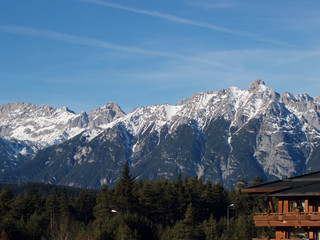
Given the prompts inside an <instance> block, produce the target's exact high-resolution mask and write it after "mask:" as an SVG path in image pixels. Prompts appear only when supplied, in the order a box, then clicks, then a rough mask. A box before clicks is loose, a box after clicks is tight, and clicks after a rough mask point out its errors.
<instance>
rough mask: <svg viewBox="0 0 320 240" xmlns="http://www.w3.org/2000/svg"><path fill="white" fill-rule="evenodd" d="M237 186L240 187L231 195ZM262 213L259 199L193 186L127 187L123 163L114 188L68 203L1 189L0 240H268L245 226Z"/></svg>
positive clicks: (64, 197) (182, 180)
mask: <svg viewBox="0 0 320 240" xmlns="http://www.w3.org/2000/svg"><path fill="white" fill-rule="evenodd" d="M260 182H261V179H259V178H256V179H255V180H254V181H253V183H252V184H257V183H260ZM244 186H247V183H246V182H245V181H243V180H242V181H240V182H239V184H238V188H242V187H244ZM231 203H233V206H230V204H231ZM228 206H229V218H228V216H227V208H228ZM267 209H268V207H267V204H266V200H265V199H264V198H263V197H253V196H248V195H244V194H240V193H239V190H233V191H231V192H227V191H226V190H225V189H224V187H223V185H222V184H221V183H215V184H212V183H210V182H203V181H202V180H201V178H200V179H198V178H189V177H182V176H181V175H179V177H178V178H177V179H176V180H168V179H160V180H154V181H148V180H144V181H134V179H133V178H132V176H131V175H130V170H129V165H128V163H126V164H125V167H124V169H123V172H122V177H121V179H120V181H119V182H118V183H117V184H116V186H115V187H114V188H113V189H111V188H109V187H108V186H107V185H105V186H104V187H103V188H102V189H101V190H100V191H99V192H98V193H96V192H95V191H91V190H83V191H81V192H80V194H79V195H78V196H76V197H75V196H73V195H72V194H68V193H67V191H66V189H63V190H62V191H57V190H55V191H53V192H52V193H51V194H49V195H46V194H43V195H40V194H39V192H38V191H37V190H36V189H35V188H34V186H33V185H31V186H30V187H29V188H28V189H27V190H25V192H24V194H23V195H21V196H17V197H14V195H13V193H12V192H11V191H10V190H9V189H8V188H3V190H2V192H1V193H0V233H1V235H0V239H2V240H3V239H10V240H11V239H13V240H15V239H22V240H23V239H37V240H38V239H39V240H45V239H47V240H53V239H61V240H69V239H79V240H82V239H89V240H90V239H94V240H104V239H105V240H130V239H131V240H144V239H145V240H153V239H154V240H178V239H179V240H180V239H181V240H184V239H200V240H217V239H219V240H220V239H222V240H224V239H226V240H227V239H228V240H229V239H234V240H245V239H251V238H252V237H260V236H267V235H269V236H270V235H271V236H272V234H273V232H272V229H267V228H266V229H261V228H255V227H254V223H253V214H254V212H256V211H266V210H267ZM227 220H229V221H227Z"/></svg>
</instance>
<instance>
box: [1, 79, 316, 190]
mask: <svg viewBox="0 0 320 240" xmlns="http://www.w3.org/2000/svg"><path fill="white" fill-rule="evenodd" d="M13 105H14V104H13ZM17 105H18V106H20V108H17V106H11V105H2V106H0V134H1V136H3V137H5V138H6V139H7V140H8V139H11V140H12V139H15V140H19V141H23V143H26V144H28V143H29V144H28V146H36V147H31V149H32V150H33V151H34V153H33V154H35V155H33V154H32V153H31V152H30V153H29V155H28V156H29V158H28V159H27V160H25V161H21V160H19V161H18V160H17V162H23V164H17V166H16V167H15V166H13V167H12V166H11V165H12V164H11V165H10V164H7V165H8V166H9V165H10V166H11V167H7V170H8V171H3V172H7V173H5V174H2V177H1V175H0V177H1V178H9V173H10V178H13V179H14V176H16V177H17V176H18V175H22V176H23V177H24V178H25V179H28V180H29V179H31V180H36V181H44V182H54V183H61V184H67V185H75V186H84V187H99V186H100V185H101V184H105V183H107V184H111V185H112V184H114V183H115V181H117V179H118V178H119V176H120V172H121V171H120V170H121V168H122V164H123V163H124V161H126V160H129V162H130V164H131V169H132V172H133V174H134V176H135V177H136V178H138V179H139V178H140V179H143V178H148V179H155V178H161V177H166V178H173V177H176V176H177V174H179V173H181V174H182V175H189V176H198V177H202V178H203V179H204V180H210V181H212V182H216V181H220V182H223V183H224V184H225V185H226V186H227V187H229V188H232V187H234V186H235V185H236V183H237V181H239V179H240V178H246V179H247V180H249V181H250V180H251V179H252V178H254V177H255V176H260V177H262V178H263V179H265V180H275V179H278V178H283V177H289V176H293V175H297V174H301V173H304V172H308V171H315V170H319V169H320V165H319V164H318V156H319V153H320V152H319V150H320V148H319V142H320V132H319V130H320V119H319V109H320V98H319V97H314V98H312V97H310V96H308V95H307V94H290V93H287V92H286V93H283V94H279V93H276V92H275V91H273V90H272V89H270V88H268V87H267V86H266V85H265V84H264V82H263V81H261V80H257V81H254V82H253V83H252V84H251V85H250V86H249V87H248V89H247V90H241V89H239V88H236V87H230V88H228V89H224V90H221V91H218V92H213V91H211V92H202V93H197V94H194V95H192V96H191V97H190V99H184V100H183V101H180V102H179V103H178V104H177V105H169V104H164V105H153V106H148V107H141V108H137V109H134V110H133V111H132V112H131V113H129V114H127V115H126V114H124V113H123V112H122V111H121V109H120V107H119V106H117V105H116V104H114V103H111V104H107V105H106V106H104V107H102V108H99V109H96V110H93V111H92V112H91V113H90V114H89V115H87V114H86V113H85V112H82V113H80V114H75V113H73V112H71V111H69V110H68V109H66V108H63V109H55V108H50V107H47V106H41V107H38V108H35V107H34V106H32V105H23V104H21V103H17ZM21 106H23V107H22V109H23V110H19V111H18V110H16V109H21ZM14 109H15V110H14ZM25 115H27V116H28V117H29V118H25V119H28V120H25V119H24V120H18V119H19V118H20V119H23V116H25ZM21 116H22V117H21ZM45 116H50V117H49V118H50V121H49V120H47V122H46V121H39V119H41V118H42V119H45ZM30 119H32V120H30ZM34 119H37V120H34ZM19 121H20V122H19ZM43 122H46V123H48V124H43ZM30 143H31V144H30ZM18 149H19V148H18ZM22 149H23V148H22ZM39 149H42V150H39ZM2 155H3V151H2ZM20 155H21V154H20ZM20 155H19V156H20ZM30 156H32V157H30ZM1 161H2V162H3V160H1ZM10 161H11V162H12V161H13V160H12V159H11V160H7V162H10ZM19 166H20V167H19ZM35 166H37V167H39V166H41V167H40V169H39V168H38V170H37V171H36V172H35V174H33V176H29V175H28V174H25V173H26V172H28V171H30V170H34V169H35ZM12 169H13V170H12ZM61 169H64V170H63V171H62V170H61ZM88 169H91V170H90V171H89V170H88ZM57 173H58V174H57Z"/></svg>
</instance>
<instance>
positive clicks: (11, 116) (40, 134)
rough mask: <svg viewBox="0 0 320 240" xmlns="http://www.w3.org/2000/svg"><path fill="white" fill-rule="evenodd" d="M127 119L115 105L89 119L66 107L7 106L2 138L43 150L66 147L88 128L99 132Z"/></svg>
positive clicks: (1, 111) (2, 110)
mask: <svg viewBox="0 0 320 240" xmlns="http://www.w3.org/2000/svg"><path fill="white" fill-rule="evenodd" d="M124 115H125V114H124V113H123V112H122V110H121V109H120V108H119V106H118V105H116V104H115V103H109V104H107V105H105V106H104V107H101V108H98V109H96V110H94V111H92V113H90V115H89V116H88V115H87V113H85V112H81V113H79V114H76V113H74V112H72V111H70V110H69V109H68V108H66V107H63V108H55V107H49V106H46V105H42V106H39V107H37V106H35V105H33V104H25V103H6V104H3V105H1V106H0V136H3V137H7V138H12V139H18V140H20V141H28V142H31V143H32V144H33V145H35V147H36V148H38V149H41V148H44V147H48V146H51V145H54V144H59V143H62V142H64V141H66V140H68V139H70V138H72V137H74V136H76V135H78V134H80V133H81V132H83V131H84V130H86V129H88V128H99V126H100V125H105V124H107V123H109V122H111V121H113V120H114V119H116V118H119V117H122V116H124ZM89 126H90V127H89Z"/></svg>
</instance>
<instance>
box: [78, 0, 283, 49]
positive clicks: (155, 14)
mask: <svg viewBox="0 0 320 240" xmlns="http://www.w3.org/2000/svg"><path fill="white" fill-rule="evenodd" d="M77 1H80V2H86V3H92V4H97V5H101V6H105V7H109V8H116V9H121V10H125V11H130V12H135V13H139V14H144V15H149V16H153V17H158V18H162V19H166V20H169V21H172V22H177V23H181V24H187V25H192V26H196V27H202V28H207V29H211V30H215V31H220V32H224V33H228V34H232V35H236V36H240V37H245V38H250V39H255V40H258V41H261V42H267V43H272V44H275V45H281V46H289V44H288V43H285V42H282V41H278V40H275V39H272V38H267V37H264V36H261V35H259V34H256V33H251V32H246V31H239V30H235V29H229V28H223V27H218V26H215V25H213V24H208V23H204V22H199V21H195V20H190V19H187V18H182V17H178V16H174V15H170V14H165V13H161V12H158V11H151V10H144V9H139V8H132V7H127V6H123V5H118V4H114V3H111V2H106V1H101V0H77Z"/></svg>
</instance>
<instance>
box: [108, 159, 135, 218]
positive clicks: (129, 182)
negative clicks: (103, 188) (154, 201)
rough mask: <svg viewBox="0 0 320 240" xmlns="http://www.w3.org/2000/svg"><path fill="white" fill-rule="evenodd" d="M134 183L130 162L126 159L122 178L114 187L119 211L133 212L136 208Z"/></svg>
mask: <svg viewBox="0 0 320 240" xmlns="http://www.w3.org/2000/svg"><path fill="white" fill-rule="evenodd" d="M133 185H134V180H133V178H132V176H131V174H130V169H129V163H128V161H126V163H125V166H124V168H123V171H122V176H121V179H120V181H119V182H118V184H117V185H116V186H115V188H114V202H115V203H116V208H117V209H116V210H117V211H118V212H121V213H126V212H133V211H134V210H135V209H136V207H137V204H136V203H137V201H136V197H135V196H134V194H133Z"/></svg>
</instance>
